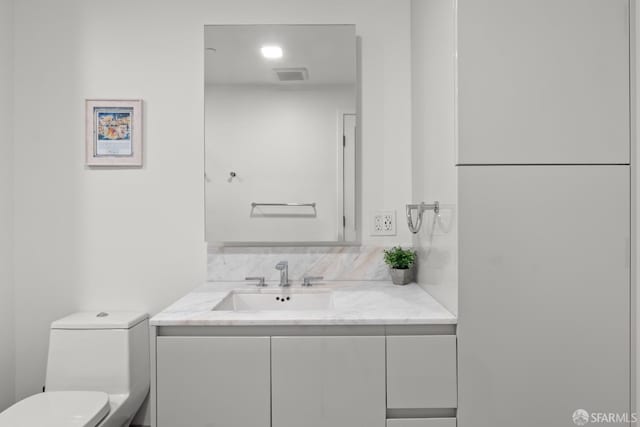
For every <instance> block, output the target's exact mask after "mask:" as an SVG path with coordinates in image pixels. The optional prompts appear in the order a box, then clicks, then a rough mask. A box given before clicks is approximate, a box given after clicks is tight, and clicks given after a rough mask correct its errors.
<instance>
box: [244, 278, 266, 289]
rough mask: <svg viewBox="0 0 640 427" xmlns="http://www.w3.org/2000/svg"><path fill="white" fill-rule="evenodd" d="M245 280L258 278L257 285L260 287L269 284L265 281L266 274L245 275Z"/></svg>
mask: <svg viewBox="0 0 640 427" xmlns="http://www.w3.org/2000/svg"><path fill="white" fill-rule="evenodd" d="M244 280H257V281H258V283H256V286H258V287H263V286H267V284H266V283H265V282H264V276H259V277H245V278H244Z"/></svg>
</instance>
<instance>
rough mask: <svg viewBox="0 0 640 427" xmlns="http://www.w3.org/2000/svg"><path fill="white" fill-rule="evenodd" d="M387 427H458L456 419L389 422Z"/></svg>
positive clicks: (416, 419)
mask: <svg viewBox="0 0 640 427" xmlns="http://www.w3.org/2000/svg"><path fill="white" fill-rule="evenodd" d="M387 427H456V419H455V418H422V419H418V418H407V419H402V420H387Z"/></svg>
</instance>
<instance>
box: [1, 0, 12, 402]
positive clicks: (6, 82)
mask: <svg viewBox="0 0 640 427" xmlns="http://www.w3.org/2000/svg"><path fill="white" fill-rule="evenodd" d="M12 130H13V1H12V0H0V325H2V327H0V411H2V410H4V409H5V408H6V407H7V406H10V405H11V404H13V401H14V376H15V375H14V368H15V365H14V362H15V358H14V355H15V341H14V310H13V308H14V299H13V273H12V265H13V254H12V246H13V237H12V229H13V224H12V215H13V195H12V184H11V181H12V177H11V176H12V163H13V162H12V160H13V159H12V157H13V151H12V145H13V132H12Z"/></svg>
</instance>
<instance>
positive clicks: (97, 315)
mask: <svg viewBox="0 0 640 427" xmlns="http://www.w3.org/2000/svg"><path fill="white" fill-rule="evenodd" d="M108 315H109V313H105V312H104V311H101V312H100V313H98V314H96V317H107V316H108Z"/></svg>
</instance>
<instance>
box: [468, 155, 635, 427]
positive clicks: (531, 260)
mask: <svg viewBox="0 0 640 427" xmlns="http://www.w3.org/2000/svg"><path fill="white" fill-rule="evenodd" d="M459 176H460V236H462V237H461V239H460V313H459V329H458V336H459V343H458V350H459V377H458V378H459V410H458V420H459V427H508V426H515V425H517V426H520V427H539V426H570V425H573V421H572V418H571V415H572V413H573V412H574V411H575V410H576V409H581V408H584V409H586V410H589V411H601V412H618V413H626V412H628V411H629V397H630V396H629V386H630V383H629V375H630V371H629V363H630V345H629V333H630V330H629V329H630V323H629V322H630V318H629V291H630V288H629V233H630V230H629V223H630V217H629V209H630V206H629V167H628V166H622V167H621V166H589V167H585V166H504V167H486V166H473V167H471V166H470V167H463V168H460V175H459Z"/></svg>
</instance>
